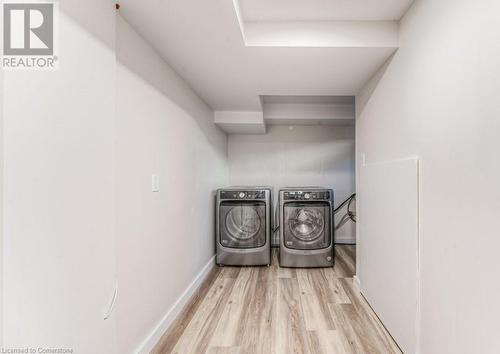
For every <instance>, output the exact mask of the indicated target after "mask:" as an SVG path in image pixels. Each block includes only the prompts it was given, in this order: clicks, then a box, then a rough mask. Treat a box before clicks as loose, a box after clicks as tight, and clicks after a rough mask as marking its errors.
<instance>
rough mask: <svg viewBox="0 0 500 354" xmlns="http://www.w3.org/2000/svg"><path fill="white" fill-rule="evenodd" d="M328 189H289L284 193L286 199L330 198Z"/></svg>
mask: <svg viewBox="0 0 500 354" xmlns="http://www.w3.org/2000/svg"><path fill="white" fill-rule="evenodd" d="M330 194H331V193H330V192H328V191H287V192H285V193H284V199H285V200H329V199H330V197H331V196H330Z"/></svg>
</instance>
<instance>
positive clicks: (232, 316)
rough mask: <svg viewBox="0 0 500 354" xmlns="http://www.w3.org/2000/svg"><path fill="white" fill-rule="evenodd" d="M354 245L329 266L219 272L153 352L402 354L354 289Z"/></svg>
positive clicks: (340, 251) (338, 250)
mask: <svg viewBox="0 0 500 354" xmlns="http://www.w3.org/2000/svg"><path fill="white" fill-rule="evenodd" d="M355 258H356V255H355V246H345V245H342V246H336V260H335V267H334V268H322V269H290V268H280V267H279V265H278V260H277V257H276V252H274V253H273V265H272V266H271V267H222V268H219V267H216V268H215V269H214V270H213V271H212V273H211V274H210V275H209V277H208V278H207V280H206V281H205V282H204V284H203V285H202V287H201V288H200V290H199V291H198V292H197V294H196V295H195V296H194V298H193V299H192V300H191V302H190V304H189V305H188V306H187V307H186V308H185V309H184V311H183V312H182V314H181V315H180V316H179V318H178V319H177V320H176V321H175V322H174V323H173V325H172V326H171V327H170V329H169V330H168V331H167V332H166V333H165V334H164V335H163V337H162V338H161V339H160V341H159V343H158V344H157V345H156V347H155V349H154V350H153V351H152V353H154V354H163V353H176V354H191V353H193V354H203V353H207V354H281V353H282V354H291V353H297V354H309V353H310V354H313V353H314V354H316V353H324V354H327V353H328V354H330V353H332V354H337V353H338V354H342V353H360V354H368V353H380V354H390V353H401V352H400V350H399V349H398V347H397V346H396V345H395V343H394V341H393V340H392V338H391V337H390V336H389V334H388V333H387V331H386V330H385V329H384V327H383V326H382V324H381V323H380V321H379V320H378V318H377V317H376V316H375V314H374V313H373V311H372V310H371V309H370V307H369V306H368V305H367V303H366V301H365V300H364V298H363V297H362V296H361V295H359V294H358V293H357V292H356V291H355V290H354V289H353V285H352V277H353V275H354V273H355V263H356V261H355Z"/></svg>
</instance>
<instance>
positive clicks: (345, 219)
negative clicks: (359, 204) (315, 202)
mask: <svg viewBox="0 0 500 354" xmlns="http://www.w3.org/2000/svg"><path fill="white" fill-rule="evenodd" d="M355 198H356V193H354V194H352V195H351V196H350V197H349V198H347V199H346V200H344V201H343V202H342V203H341V204H340V205H339V206H338V207H337V208H335V209H334V211H333V214H336V213H337V212H338V211H339V210H340V209H342V208H343V207H344V206H345V205H346V204H347V212H346V213H345V214H344V215H343V216H342V218H341V219H340V221H339V223H338V224H337V225H336V226H335V230H338V229H340V228H341V227H342V226H344V224H345V223H347V222H348V221H349V220H351V221H352V222H356V212H355V211H351V204H352V201H353V200H354V199H355Z"/></svg>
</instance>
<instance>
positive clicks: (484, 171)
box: [356, 0, 500, 354]
mask: <svg viewBox="0 0 500 354" xmlns="http://www.w3.org/2000/svg"><path fill="white" fill-rule="evenodd" d="M499 12H500V3H499V2H498V1H496V0H483V1H466V0H460V1H457V0H417V1H416V2H415V3H414V5H413V7H412V8H411V10H410V11H409V12H408V14H407V15H406V16H405V17H404V19H403V20H402V22H401V35H400V45H401V48H400V49H399V51H398V52H397V53H396V54H395V56H394V57H393V58H392V60H391V61H390V62H389V63H388V64H387V65H386V66H385V67H384V68H383V69H382V70H381V72H380V73H379V74H378V75H377V76H376V77H374V79H373V80H372V81H371V82H370V83H369V84H368V85H367V86H366V87H365V89H363V91H362V92H361V93H360V95H359V96H358V101H357V105H358V118H357V128H356V132H357V135H356V141H357V148H356V150H357V161H358V169H359V168H360V164H361V154H362V153H363V152H365V153H366V159H367V162H376V161H384V160H390V159H395V158H402V157H407V156H410V155H418V156H420V159H421V179H420V186H421V190H420V241H421V244H420V247H421V249H420V262H421V263H420V265H421V285H422V291H421V293H422V308H421V326H420V331H421V349H420V353H424V354H447V353H450V354H460V353H464V354H467V353H482V354H487V353H492V354H493V353H498V352H500V337H499V336H498V331H499V325H498V314H499V313H500V304H499V302H498V301H497V298H498V297H499V296H500V280H499V279H500V278H499V276H498V269H499V266H500V262H499V257H498V249H499V248H500V238H499V237H498V235H499V231H498V230H500V215H499V210H500V188H499V184H498V181H499V180H500V167H499V164H498V163H497V155H498V151H500V140H499V132H500V119H499V117H500V100H499V99H498V98H499V97H498V95H499V91H500V66H499V65H498V63H499V61H500V41H499V38H500V27H499V26H498V13H499ZM364 187H365V186H359V188H358V190H359V191H360V195H359V203H360V204H361V203H363V194H362V191H363V188H364ZM388 198H390V195H388ZM381 217H382V215H381ZM359 223H363V215H359ZM364 237H369V235H365V234H359V235H358V238H359V240H358V242H360V243H362V242H363V239H364ZM385 256H386V255H384V254H381V255H380V257H385ZM360 262H363V259H360ZM360 277H361V279H360V280H361V283H363V281H364V280H363V274H360Z"/></svg>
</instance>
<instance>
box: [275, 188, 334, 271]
mask: <svg viewBox="0 0 500 354" xmlns="http://www.w3.org/2000/svg"><path fill="white" fill-rule="evenodd" d="M333 198H334V194H333V190H332V189H327V188H321V187H293V188H283V189H281V190H280V192H279V223H280V228H279V229H280V232H279V238H280V250H279V262H280V266H282V267H299V268H311V267H332V266H333V264H334V226H333V225H334V223H333V206H334V204H333V201H334V199H333Z"/></svg>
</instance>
